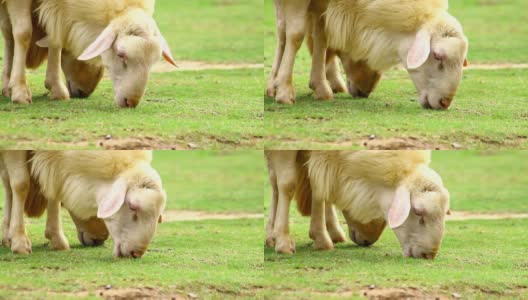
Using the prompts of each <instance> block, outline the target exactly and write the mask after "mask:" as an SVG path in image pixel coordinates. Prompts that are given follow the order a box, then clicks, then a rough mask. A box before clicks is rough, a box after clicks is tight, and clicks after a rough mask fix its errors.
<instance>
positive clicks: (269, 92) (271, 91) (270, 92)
mask: <svg viewBox="0 0 528 300" xmlns="http://www.w3.org/2000/svg"><path fill="white" fill-rule="evenodd" d="M265 95H266V97H270V98H275V87H274V86H268V88H267V89H266V93H265Z"/></svg>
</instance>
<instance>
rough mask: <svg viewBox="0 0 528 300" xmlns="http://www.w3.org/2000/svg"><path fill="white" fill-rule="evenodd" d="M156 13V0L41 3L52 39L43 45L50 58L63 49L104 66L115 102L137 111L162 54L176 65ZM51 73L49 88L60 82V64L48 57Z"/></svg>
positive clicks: (46, 0) (45, 0)
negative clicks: (152, 69) (150, 73)
mask: <svg viewBox="0 0 528 300" xmlns="http://www.w3.org/2000/svg"><path fill="white" fill-rule="evenodd" d="M153 13H154V0H53V1H52V0H42V1H41V4H40V6H39V18H40V23H41V24H42V25H43V26H44V28H45V29H46V32H47V34H48V37H47V40H45V41H43V42H42V43H41V45H43V46H48V48H49V50H50V55H51V53H52V52H54V51H55V49H59V52H60V49H65V50H67V51H69V52H70V53H72V55H74V56H75V57H78V59H79V60H83V61H87V63H89V64H93V65H97V66H100V65H104V66H105V67H106V68H107V69H108V71H109V76H110V78H111V79H112V82H113V85H114V94H115V102H116V103H117V104H118V105H119V106H121V107H136V106H137V105H138V104H139V102H140V100H141V98H142V97H143V94H144V92H145V88H146V85H147V81H148V75H149V71H150V69H151V67H152V66H153V65H154V63H156V62H157V61H158V60H159V59H160V57H162V56H163V58H165V60H167V61H168V62H169V63H171V64H173V65H176V64H175V63H174V60H173V59H172V55H171V52H170V49H169V46H168V44H167V41H166V40H165V38H163V36H162V35H161V33H160V31H159V29H158V26H157V25H156V22H155V21H154V19H153V18H152V15H153ZM52 50H53V51H52ZM99 57H100V58H99ZM48 69H49V72H48V73H49V74H48V75H49V76H48V77H47V79H49V80H50V82H51V85H52V86H53V85H58V84H60V80H59V76H58V70H59V69H60V65H59V64H58V60H52V59H50V60H49V62H48Z"/></svg>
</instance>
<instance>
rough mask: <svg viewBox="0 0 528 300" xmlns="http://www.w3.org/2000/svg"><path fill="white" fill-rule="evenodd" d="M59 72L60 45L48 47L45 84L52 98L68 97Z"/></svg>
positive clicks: (63, 98) (68, 94)
mask: <svg viewBox="0 0 528 300" xmlns="http://www.w3.org/2000/svg"><path fill="white" fill-rule="evenodd" d="M60 73H61V47H56V46H51V45H50V47H49V48H48V68H47V69H46V81H45V86H46V88H47V89H48V90H49V91H50V98H51V99H53V100H66V99H70V93H69V92H68V89H67V88H66V85H65V84H64V83H63V82H62V80H61V78H60Z"/></svg>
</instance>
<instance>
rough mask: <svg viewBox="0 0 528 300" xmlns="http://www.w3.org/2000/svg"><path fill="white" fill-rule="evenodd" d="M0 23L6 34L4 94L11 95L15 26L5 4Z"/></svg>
mask: <svg viewBox="0 0 528 300" xmlns="http://www.w3.org/2000/svg"><path fill="white" fill-rule="evenodd" d="M0 20H2V21H0V25H1V29H2V35H3V36H4V69H3V71H2V95H4V96H5V97H8V98H10V97H11V90H10V89H9V79H10V78H11V70H12V69H13V54H14V50H15V49H14V47H15V45H14V40H13V28H11V23H10V22H9V16H8V14H7V11H6V7H5V6H4V5H0Z"/></svg>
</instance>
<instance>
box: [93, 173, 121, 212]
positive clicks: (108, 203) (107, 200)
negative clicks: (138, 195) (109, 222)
mask: <svg viewBox="0 0 528 300" xmlns="http://www.w3.org/2000/svg"><path fill="white" fill-rule="evenodd" d="M126 192H127V182H126V180H125V179H123V178H120V179H118V180H116V181H115V182H114V183H112V185H111V186H110V187H107V188H105V189H104V190H102V191H101V192H100V194H99V199H98V201H97V203H98V206H99V207H98V208H97V217H98V218H101V219H104V218H108V217H111V216H113V215H114V214H115V213H116V212H117V211H118V210H119V209H120V208H121V206H122V205H123V203H124V202H125V197H126Z"/></svg>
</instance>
